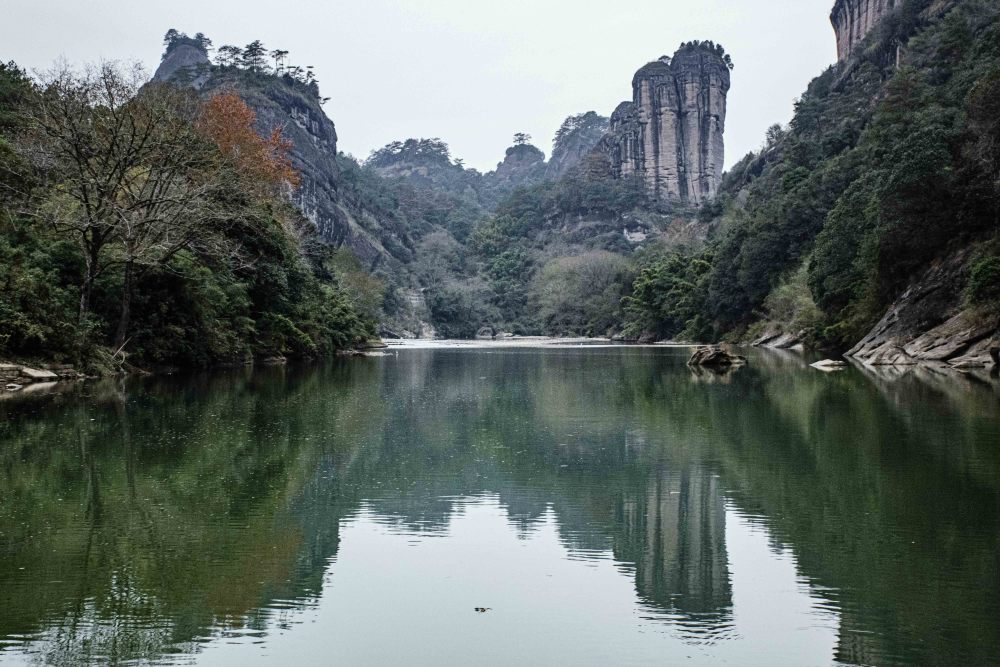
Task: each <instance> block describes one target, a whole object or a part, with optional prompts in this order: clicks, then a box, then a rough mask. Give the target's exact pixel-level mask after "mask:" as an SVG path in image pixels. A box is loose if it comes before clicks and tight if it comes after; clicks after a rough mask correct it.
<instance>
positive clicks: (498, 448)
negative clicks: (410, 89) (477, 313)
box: [0, 348, 1000, 667]
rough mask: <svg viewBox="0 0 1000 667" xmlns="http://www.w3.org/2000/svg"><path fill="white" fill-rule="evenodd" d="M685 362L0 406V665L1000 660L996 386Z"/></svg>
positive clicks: (442, 366) (213, 387) (161, 382)
mask: <svg viewBox="0 0 1000 667" xmlns="http://www.w3.org/2000/svg"><path fill="white" fill-rule="evenodd" d="M686 358H687V351H686V350H677V349H640V348H583V349H562V350H558V349H545V350H542V349H496V350H484V349H466V350H450V349H434V350H400V351H398V352H397V353H391V354H390V355H389V356H386V357H381V358H363V359H351V360H344V361H341V362H338V363H335V364H332V365H329V366H325V367H321V368H302V369H298V368H272V369H262V370H258V371H256V372H242V371H241V372H239V373H232V374H212V375H206V376H197V377H188V378H167V379H162V378H161V379H155V380H148V381H143V382H130V383H127V384H124V385H116V384H113V383H112V384H98V385H88V386H86V387H82V388H75V389H73V390H71V391H69V392H67V393H63V394H60V395H57V396H49V397H37V398H33V397H30V396H24V397H20V398H18V399H16V400H13V399H7V400H5V401H2V402H0V662H2V663H11V664H49V663H51V664H79V663H99V664H105V663H154V664H193V663H197V664H206V665H239V666H240V667H244V666H246V665H255V664H269V665H294V664H343V665H359V664H374V665H382V664H407V665H449V664H454V665H513V664H517V665H557V664H560V665H562V664H565V665H578V664H579V665H631V664H658V665H662V664H681V665H689V664H690V665H721V664H730V665H768V666H771V665H796V666H799V665H830V664H847V665H895V664H899V665H910V664H928V665H988V664H998V662H1000V544H998V542H1000V389H998V385H997V381H996V380H995V379H991V378H989V377H988V376H976V377H962V376H957V375H942V374H939V373H935V372H933V371H927V370H911V371H908V372H906V373H898V372H892V371H883V372H880V373H874V372H871V371H865V370H860V369H850V370H849V371H847V372H844V373H838V374H833V375H826V374H823V373H821V372H818V371H814V370H811V369H809V368H808V367H806V366H805V364H804V362H802V361H801V360H800V359H799V358H797V357H795V356H784V355H779V354H776V353H767V354H764V353H760V354H756V355H755V356H753V358H752V365H751V366H750V367H748V368H744V369H741V370H739V371H738V372H736V373H734V374H731V375H728V376H716V375H713V374H711V373H702V374H695V373H692V371H691V370H689V369H688V368H686V367H685V365H684V362H685V360H686ZM476 607H482V608H488V609H489V610H488V611H486V612H477V611H475V608H476Z"/></svg>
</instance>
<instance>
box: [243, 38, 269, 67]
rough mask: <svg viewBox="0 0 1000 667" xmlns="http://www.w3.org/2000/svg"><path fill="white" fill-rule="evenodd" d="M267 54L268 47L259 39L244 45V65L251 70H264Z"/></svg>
mask: <svg viewBox="0 0 1000 667" xmlns="http://www.w3.org/2000/svg"><path fill="white" fill-rule="evenodd" d="M266 56H267V48H266V47H265V46H264V43H263V42H261V41H260V40H259V39H255V40H254V41H252V42H250V43H249V44H247V45H246V46H245V47H243V57H242V62H243V66H244V67H246V68H247V69H248V70H250V71H251V72H261V71H263V70H264V58H265V57H266Z"/></svg>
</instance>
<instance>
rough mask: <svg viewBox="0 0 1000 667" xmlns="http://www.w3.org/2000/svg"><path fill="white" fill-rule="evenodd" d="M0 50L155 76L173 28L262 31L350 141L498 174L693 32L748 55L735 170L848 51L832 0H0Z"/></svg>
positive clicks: (734, 107) (732, 111) (609, 99)
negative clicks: (410, 150)
mask: <svg viewBox="0 0 1000 667" xmlns="http://www.w3.org/2000/svg"><path fill="white" fill-rule="evenodd" d="M0 4H2V15H3V19H2V21H0V58H2V59H3V60H4V61H7V60H15V61H16V62H18V63H19V64H20V65H21V66H22V67H26V68H28V69H39V68H41V69H44V68H47V67H48V66H50V65H51V64H52V63H53V62H54V61H55V60H56V59H57V58H59V57H62V56H64V57H66V58H67V59H68V60H69V61H71V62H75V63H82V62H95V61H98V60H101V59H119V60H138V61H140V62H142V63H144V64H145V65H146V67H147V68H148V69H149V71H150V73H152V71H153V70H154V69H155V68H156V65H157V64H158V62H159V58H160V54H161V52H162V50H163V47H162V43H161V42H162V38H163V34H164V33H165V32H166V31H167V29H168V28H176V29H178V30H180V31H182V32H187V33H189V34H192V35H193V34H194V33H195V32H199V31H201V32H204V33H205V34H206V35H208V36H209V37H210V38H212V40H213V41H214V42H215V45H216V46H221V45H223V44H238V45H243V44H246V43H247V42H250V41H252V40H254V39H260V40H262V41H263V42H264V43H265V45H266V46H268V47H269V48H272V49H273V48H282V49H286V50H288V51H290V52H291V56H290V62H292V63H294V64H299V65H314V66H315V71H316V74H317V78H318V79H319V81H320V88H321V90H322V92H323V94H324V95H325V96H329V97H331V98H332V99H331V100H330V102H328V103H327V105H326V107H325V108H326V112H327V114H328V115H329V116H330V117H331V118H332V119H333V120H334V122H335V123H336V124H337V133H338V134H339V136H340V149H341V150H344V151H346V152H348V153H352V154H354V155H355V156H357V157H360V158H364V157H367V155H368V153H369V152H371V150H372V149H374V148H378V147H380V146H382V145H384V144H386V143H388V142H390V141H392V140H395V139H405V138H407V137H440V138H442V139H444V140H445V141H447V142H448V143H449V144H450V146H451V150H452V155H453V156H455V157H461V158H464V159H465V161H466V164H468V165H471V166H474V167H476V168H478V169H481V170H483V171H487V170H490V169H492V168H494V167H495V165H496V163H497V161H498V160H500V159H501V158H502V157H503V152H504V149H505V148H506V147H507V146H508V145H510V143H511V135H513V134H514V133H515V132H519V131H523V132H528V133H530V134H531V135H533V136H534V143H535V144H536V145H538V146H539V147H540V148H541V149H542V150H543V151H545V153H546V154H548V153H549V152H550V151H551V142H552V136H553V134H554V133H555V130H556V129H557V128H558V127H559V125H560V123H561V122H562V121H563V119H564V118H565V117H566V116H568V115H570V114H575V113H581V112H584V111H588V110H594V111H597V112H599V113H601V114H604V115H608V114H610V113H611V111H612V110H613V109H614V108H615V106H617V104H618V103H619V102H621V101H622V100H625V99H629V98H630V97H631V81H632V75H633V74H634V73H635V70H637V69H638V68H639V67H641V66H642V65H643V64H645V63H646V62H648V61H650V60H653V59H655V58H657V57H659V56H661V55H663V54H672V53H673V51H674V50H675V49H676V48H677V46H678V45H679V44H680V43H681V42H682V41H687V40H692V39H711V40H714V41H715V42H718V43H721V44H723V45H724V46H725V47H726V50H727V51H728V52H729V53H730V54H731V55H732V57H733V61H734V62H735V64H736V70H735V71H734V72H733V88H732V90H731V91H730V94H729V115H728V121H727V127H726V163H727V166H729V165H731V164H732V163H733V162H735V161H736V160H738V159H739V158H740V157H742V156H743V155H744V154H745V153H746V152H747V151H749V150H753V149H755V148H757V147H759V146H760V144H761V142H762V141H763V137H764V131H765V130H766V129H767V127H768V126H770V125H771V124H773V123H775V122H781V123H786V122H788V120H789V119H790V118H791V113H792V104H793V101H794V100H795V98H796V97H797V96H798V95H800V94H801V93H802V91H804V90H805V86H806V84H807V83H808V82H809V80H810V79H812V78H813V77H814V76H816V75H818V74H819V73H820V72H821V71H822V70H823V69H824V68H825V67H826V66H828V65H830V64H831V63H832V62H833V61H834V60H835V59H836V50H835V43H834V37H833V30H832V29H831V27H830V23H829V19H828V15H829V11H830V8H831V6H832V4H833V0H624V1H620V2H614V1H613V0H611V1H609V0H601V1H600V2H598V1H596V0H505V1H502V2H501V1H498V0H284V1H281V0H268V1H264V0H241V1H240V2H235V1H232V0H210V1H207V0H170V2H137V1H136V0H98V1H93V0H35V1H33V2H28V1H26V0H24V1H22V0H0Z"/></svg>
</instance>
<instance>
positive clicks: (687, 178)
mask: <svg viewBox="0 0 1000 667" xmlns="http://www.w3.org/2000/svg"><path fill="white" fill-rule="evenodd" d="M731 69H732V60H731V59H730V57H729V56H728V55H727V54H726V52H725V50H724V49H723V48H722V47H721V46H720V45H717V44H715V43H714V42H711V41H706V42H700V41H695V42H687V43H685V44H682V45H681V47H680V48H679V49H678V50H677V51H676V52H675V53H674V55H673V56H671V57H667V56H663V57H661V58H659V59H657V60H654V61H652V62H650V63H647V64H646V65H644V66H642V67H641V68H639V71H637V72H636V74H635V76H634V77H633V79H632V101H631V102H623V103H622V104H620V105H619V106H618V108H617V109H615V112H614V113H613V114H612V115H611V121H610V131H609V132H608V134H607V135H606V136H605V138H604V139H603V140H602V142H601V144H600V146H599V147H598V150H600V151H602V152H604V153H605V154H606V155H607V156H608V157H609V159H610V162H611V167H612V170H613V172H614V173H615V174H616V175H617V176H619V177H630V176H633V175H635V176H638V177H640V178H641V179H642V180H643V182H644V183H645V184H646V191H647V193H648V194H649V196H650V197H652V198H654V199H656V200H657V201H661V202H676V203H681V204H691V205H694V206H698V205H701V204H702V203H704V202H706V201H708V200H710V199H712V198H713V197H714V196H715V194H716V192H717V191H718V188H719V183H720V182H721V180H722V166H723V159H724V154H725V145H724V142H723V134H724V132H725V125H726V95H727V93H728V92H729V87H730V70H731Z"/></svg>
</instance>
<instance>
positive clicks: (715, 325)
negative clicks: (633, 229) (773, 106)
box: [628, 0, 1000, 352]
mask: <svg viewBox="0 0 1000 667" xmlns="http://www.w3.org/2000/svg"><path fill="white" fill-rule="evenodd" d="M897 54H898V62H897V60H896V55H897ZM998 100H1000V6H998V5H997V4H996V3H995V2H989V1H987V0H968V1H965V2H950V3H942V2H931V0H908V1H907V2H904V3H902V6H901V7H900V8H899V9H898V10H897V11H896V12H895V13H894V14H893V15H891V16H889V17H888V18H887V19H886V20H885V21H884V22H883V23H882V24H881V25H879V26H878V28H877V29H876V30H874V31H873V32H872V33H871V34H870V35H869V36H868V38H867V40H866V41H865V42H864V43H863V44H862V46H861V48H859V49H857V50H856V51H855V54H854V56H853V57H852V58H851V59H850V60H848V61H846V62H843V63H840V64H839V65H838V66H835V67H831V68H830V69H829V70H827V71H826V72H824V73H822V74H821V75H820V76H819V77H817V78H816V79H815V80H814V81H812V82H811V83H810V85H809V87H808V89H807V90H806V92H805V93H804V94H803V95H802V97H801V99H800V100H799V101H798V103H797V104H796V108H795V116H794V118H793V120H792V122H791V124H790V125H789V126H788V127H786V128H782V127H778V126H775V127H774V128H772V130H771V131H770V132H769V133H768V136H767V143H766V145H765V146H764V147H763V148H762V149H761V151H759V152H758V153H754V154H750V155H747V156H746V157H745V158H744V159H743V160H741V161H740V162H739V164H738V165H737V166H736V167H735V168H734V169H732V170H731V171H730V173H729V174H728V175H727V177H726V180H725V183H724V185H723V190H722V194H721V195H720V197H719V199H718V201H716V202H715V204H714V207H715V209H716V210H717V211H719V212H721V215H720V217H719V218H718V221H717V224H718V226H719V230H720V231H719V233H718V234H717V235H716V236H715V237H714V238H713V240H712V242H711V243H709V244H707V245H706V246H705V247H704V248H703V249H702V250H701V251H700V252H696V253H688V254H679V255H678V254H667V255H665V256H663V257H662V258H659V259H657V260H655V261H653V262H650V263H648V264H647V265H645V266H643V267H642V268H641V269H640V274H639V278H638V280H637V281H636V283H635V294H634V296H633V297H632V298H631V299H629V300H628V311H629V314H630V326H632V327H635V328H637V329H643V330H653V331H654V332H655V333H656V334H657V335H658V336H663V337H692V338H714V337H719V336H727V337H731V338H733V339H741V338H747V337H754V336H755V334H757V333H764V332H765V331H766V330H767V329H771V330H772V332H780V331H784V332H790V333H793V334H795V335H801V337H803V338H804V339H805V340H806V341H807V342H808V343H811V344H813V345H816V346H824V347H833V348H836V349H840V350H846V349H847V348H849V347H851V346H852V345H853V344H855V343H856V342H857V341H859V340H860V339H861V338H862V337H864V336H865V334H866V333H867V332H868V331H869V330H870V329H871V328H872V327H873V326H874V325H875V324H876V322H877V321H879V320H880V318H882V317H883V314H884V313H885V312H886V309H887V308H889V306H890V305H892V304H893V302H894V301H895V300H896V299H897V298H899V297H900V296H901V295H902V294H904V292H906V291H907V289H908V288H911V287H913V286H914V285H915V284H916V286H915V287H913V289H915V290H916V291H921V290H922V291H930V292H935V293H936V295H937V296H936V297H935V299H936V301H935V302H934V303H933V304H931V303H924V304H922V307H921V308H920V309H919V310H920V313H919V316H915V317H914V318H912V320H913V321H912V322H910V326H911V328H912V331H911V332H909V333H907V332H902V331H901V332H899V335H900V336H901V337H902V338H904V339H905V336H906V335H909V336H910V338H915V337H917V336H919V335H920V334H921V333H923V332H925V331H927V330H928V329H930V328H933V327H934V326H937V325H938V324H940V323H942V322H945V321H947V320H948V319H949V318H950V317H952V316H955V315H956V313H963V312H964V314H963V315H962V317H963V318H964V319H965V320H966V321H967V327H966V328H971V329H975V330H976V331H979V332H980V333H979V334H977V335H976V336H973V338H976V339H977V340H967V341H966V342H967V343H970V344H971V343H975V342H978V341H981V340H982V339H983V338H989V336H990V332H993V335H994V336H995V332H996V317H997V308H998V304H1000V271H998V267H1000V246H998V239H997V233H998V211H1000V208H998V206H1000V181H998V176H1000V171H998V167H1000V114H998V110H1000V107H998ZM935 266H937V267H939V268H940V267H943V268H940V270H939V272H938V276H939V278H942V275H941V274H947V276H946V277H947V280H943V279H942V280H939V283H938V284H933V282H930V283H928V282H927V281H926V280H924V281H923V282H921V278H922V276H923V275H924V272H925V271H927V269H928V267H935ZM905 310H906V309H901V310H900V311H899V312H897V313H895V314H894V315H893V317H897V316H898V317H901V318H903V319H905V317H906V312H905ZM953 352H960V350H955V351H953Z"/></svg>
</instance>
